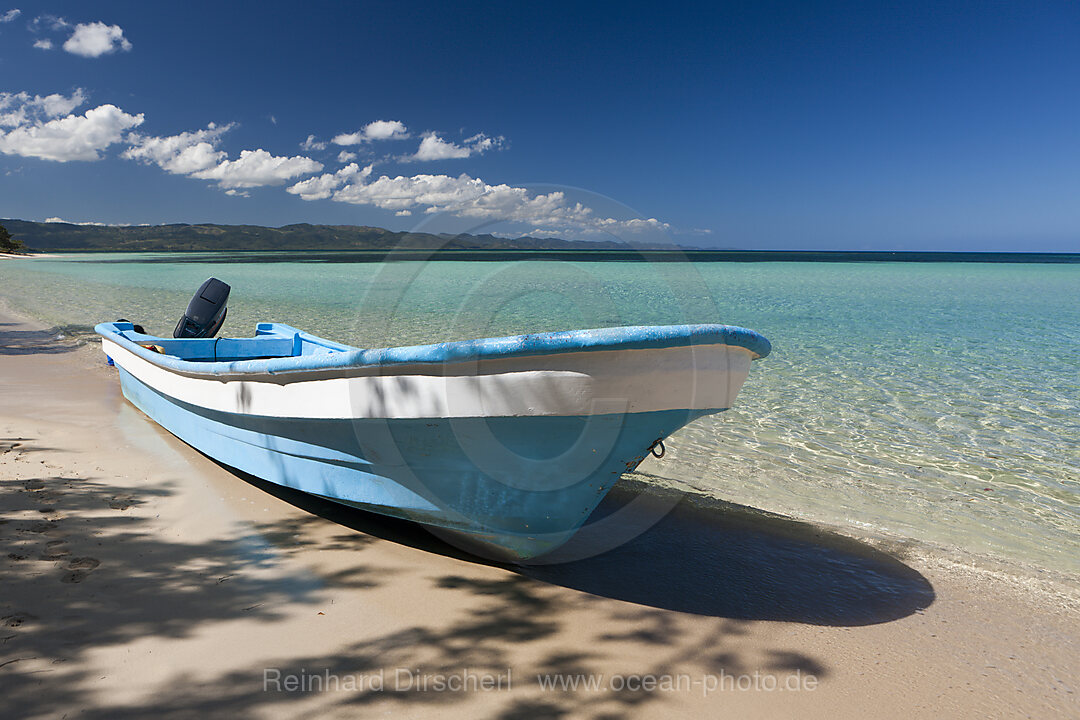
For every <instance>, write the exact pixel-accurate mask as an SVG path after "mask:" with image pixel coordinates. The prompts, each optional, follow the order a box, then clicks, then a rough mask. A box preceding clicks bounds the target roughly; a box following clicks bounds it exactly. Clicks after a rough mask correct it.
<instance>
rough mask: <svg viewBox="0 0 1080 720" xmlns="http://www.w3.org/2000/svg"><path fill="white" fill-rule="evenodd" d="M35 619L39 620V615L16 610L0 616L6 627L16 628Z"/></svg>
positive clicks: (0, 621)
mask: <svg viewBox="0 0 1080 720" xmlns="http://www.w3.org/2000/svg"><path fill="white" fill-rule="evenodd" d="M34 620H37V615H31V614H30V613H26V612H18V611H16V612H15V613H13V614H11V615H5V616H4V617H2V618H0V623H3V625H4V627H10V628H16V627H20V626H22V625H23V624H25V623H28V622H32V621H34Z"/></svg>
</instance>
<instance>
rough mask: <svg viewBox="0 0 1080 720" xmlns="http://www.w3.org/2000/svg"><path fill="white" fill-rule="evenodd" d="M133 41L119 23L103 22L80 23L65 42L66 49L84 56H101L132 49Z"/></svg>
mask: <svg viewBox="0 0 1080 720" xmlns="http://www.w3.org/2000/svg"><path fill="white" fill-rule="evenodd" d="M130 49H131V43H130V42H128V40H127V38H125V37H124V31H123V30H122V29H121V28H120V26H119V25H106V24H105V23H103V22H92V23H79V24H78V25H76V26H75V32H73V33H72V34H71V37H70V38H68V39H67V42H65V43H64V50H66V51H68V52H69V53H71V54H73V55H82V56H83V57H91V58H96V57H101V56H102V55H107V54H109V53H114V52H116V51H117V50H125V51H126V50H130Z"/></svg>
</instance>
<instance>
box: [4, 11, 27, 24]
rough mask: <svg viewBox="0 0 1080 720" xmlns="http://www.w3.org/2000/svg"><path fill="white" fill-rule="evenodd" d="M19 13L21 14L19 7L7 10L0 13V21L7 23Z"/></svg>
mask: <svg viewBox="0 0 1080 720" xmlns="http://www.w3.org/2000/svg"><path fill="white" fill-rule="evenodd" d="M20 15H22V10H20V9H19V8H15V9H14V10H8V11H7V12H6V13H4V14H3V15H0V23H9V22H11V21H12V20H14V19H15V18H17V17H19V16H20Z"/></svg>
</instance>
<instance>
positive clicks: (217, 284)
mask: <svg viewBox="0 0 1080 720" xmlns="http://www.w3.org/2000/svg"><path fill="white" fill-rule="evenodd" d="M230 289H231V288H230V287H229V286H228V285H226V284H225V283H223V282H221V281H220V280H218V279H217V278H210V279H209V280H207V281H206V282H204V283H203V284H202V285H200V286H199V289H198V290H197V291H196V293H195V297H193V298H191V302H189V303H188V306H187V312H186V313H184V317H182V318H180V322H178V323H176V329H175V330H173V337H174V338H209V337H214V336H215V335H217V332H218V330H220V329H221V324H222V323H223V322H225V313H226V312H227V311H228V308H226V307H225V306H226V305H227V304H228V302H229V290H230Z"/></svg>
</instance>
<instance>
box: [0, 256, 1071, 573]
mask: <svg viewBox="0 0 1080 720" xmlns="http://www.w3.org/2000/svg"><path fill="white" fill-rule="evenodd" d="M202 259H203V260H210V261H213V260H214V258H213V257H209V258H206V257H204V258H202ZM113 260H124V262H111V261H113ZM151 261H153V262H151ZM211 274H213V275H216V276H218V277H220V278H222V279H224V280H225V281H226V282H228V283H230V284H231V285H232V286H233V294H232V298H231V303H230V310H229V318H228V320H227V322H226V326H225V332H226V333H227V334H232V335H246V334H250V332H251V330H252V329H253V326H254V324H255V323H256V322H258V321H267V320H274V321H280V322H287V323H289V324H292V325H296V326H298V327H302V328H304V329H307V330H310V331H312V332H314V333H315V334H317V335H322V336H326V337H329V338H332V339H336V340H341V341H344V342H348V343H350V344H354V345H359V346H366V347H375V346H382V345H400V344H411V343H424V342H432V341H439V340H450V339H463V338H469V337H479V336H488V335H502V334H515V333H521V332H535V331H543V330H559V329H571V328H580V327H597V326H605V325H620V324H667V323H680V322H724V323H729V324H735V325H743V326H746V327H750V328H753V329H755V330H758V331H759V332H761V333H763V334H764V335H766V336H767V337H768V338H769V339H770V340H771V341H772V342H773V346H774V352H773V354H772V355H771V356H770V357H769V358H767V359H766V360H764V361H762V362H760V363H755V365H754V369H753V372H752V374H751V377H750V379H749V381H748V382H747V384H746V386H745V388H744V391H743V393H742V394H741V395H740V396H739V399H738V403H737V407H736V408H735V409H733V410H732V411H730V412H728V413H724V414H722V415H720V416H715V417H713V418H706V419H703V420H700V421H698V422H696V423H694V424H693V425H691V426H689V427H687V428H685V429H684V430H682V431H680V432H679V433H678V434H677V435H676V436H674V437H673V438H672V440H671V441H670V442H669V443H668V450H669V452H668V455H667V457H665V458H664V460H662V461H652V460H650V461H647V463H646V464H644V465H643V466H642V468H641V469H642V470H643V471H647V472H648V473H650V474H653V475H658V476H662V477H664V478H668V479H671V480H673V481H676V482H678V483H682V484H686V485H688V486H691V487H693V488H695V489H697V490H699V491H702V492H707V493H709V494H714V495H716V496H719V497H723V498H725V499H729V500H732V501H734V502H739V503H744V504H747V505H752V506H754V507H758V508H762V509H766V510H773V511H777V512H782V513H786V514H789V515H793V516H796V517H800V518H805V519H808V520H814V521H820V522H825V523H829V524H832V525H837V526H841V527H847V528H851V529H853V530H859V531H874V532H882V533H886V534H889V535H892V536H899V537H904V538H911V539H914V540H918V541H923V542H926V543H930V544H932V545H939V546H945V547H953V548H962V549H964V550H966V551H970V552H973V553H977V554H983V555H988V556H993V557H998V558H1005V559H1013V560H1020V561H1023V562H1026V563H1031V564H1034V565H1036V566H1039V567H1045V568H1051V569H1055V570H1060V571H1066V572H1069V573H1078V572H1080V450H1078V445H1080V265H1033V264H1004V265H1003V264H973V263H700V264H693V265H691V264H670V263H618V262H580V263H567V262H539V261H537V262H495V263H488V262H476V263H468V262H438V263H431V264H426V265H425V264H421V263H414V262H409V263H390V264H385V265H384V264H374V263H371V264H369V263H348V262H326V263H279V262H274V263H259V262H242V263H238V262H190V258H185V257H183V256H163V255H153V256H149V255H148V256H130V255H125V256H120V255H95V256H67V257H60V258H56V259H36V260H3V261H0V297H3V298H4V299H5V301H6V302H7V304H8V305H10V306H11V307H12V308H13V309H15V310H20V311H22V312H25V313H28V314H30V315H33V316H36V317H38V318H40V319H42V320H45V321H46V322H48V323H50V324H53V325H58V326H65V327H67V328H68V331H69V332H76V333H78V332H80V331H85V330H86V329H87V327H88V326H92V325H93V324H94V323H96V322H100V321H101V320H113V319H116V318H117V317H120V316H123V317H127V318H129V319H132V320H135V321H136V322H142V323H143V324H145V325H146V326H147V327H148V329H150V330H151V331H156V332H158V333H161V334H169V333H170V332H171V329H172V327H173V325H174V324H175V322H176V318H177V317H178V316H179V314H180V313H181V312H182V310H183V308H184V307H185V306H186V303H187V300H188V299H189V298H190V295H191V293H192V292H193V290H194V288H195V287H197V286H198V284H199V283H200V282H201V281H202V280H204V279H205V278H206V277H208V276H209V275H211ZM80 326H82V327H81V328H80Z"/></svg>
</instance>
